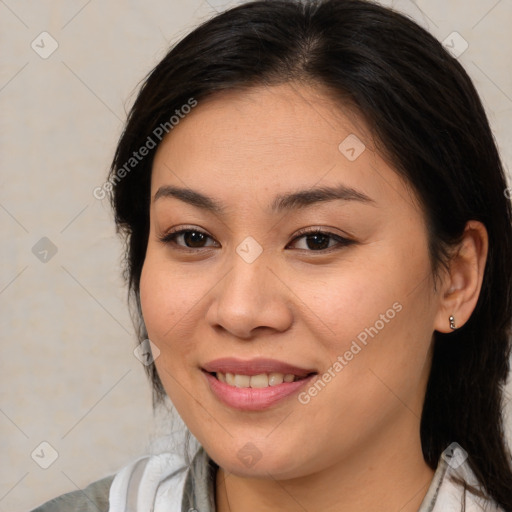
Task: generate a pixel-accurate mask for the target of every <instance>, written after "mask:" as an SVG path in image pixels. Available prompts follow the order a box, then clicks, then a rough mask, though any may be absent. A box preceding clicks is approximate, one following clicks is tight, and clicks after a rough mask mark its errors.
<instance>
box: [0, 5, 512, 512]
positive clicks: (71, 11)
mask: <svg viewBox="0 0 512 512" xmlns="http://www.w3.org/2000/svg"><path fill="white" fill-rule="evenodd" d="M384 3H385V4H386V5H394V6H395V7H396V8H397V9H398V10H400V11H403V12H407V13H409V14H410V15H411V16H412V17H413V18H414V19H416V20H417V21H418V22H419V23H420V24H421V25H423V26H424V27H426V28H428V29H429V30H430V31H431V32H432V33H433V34H434V35H435V36H436V37H438V39H440V40H444V39H445V38H446V37H447V36H448V35H449V34H451V33H452V32H453V31H457V32H459V33H460V34H461V35H462V36H463V38H464V39H465V40H466V41H467V42H468V44H469V47H468V49H467V50H466V51H465V52H464V53H463V54H462V55H461V56H460V57H459V59H460V61H461V62H462V64H463V65H464V66H465V68H466V69H467V71H468V72H469V74H470V75H471V77H472V78H473V80H474V82H475V84H476V86H477V88H478V90H479V91H480V93H481V95H482V98H483V100H484V104H485V106H486V108H487V111H488V114H489V116H490V120H491V123H492V127H493V129H494V132H495V134H496V138H497V140H498V143H499V146H500V149H501V152H502V156H503V159H504V162H505V164H506V165H507V167H508V168H510V164H511V163H512V145H511V144H510V142H511V135H512V66H511V49H512V40H511V35H510V34H511V33H512V32H511V31H510V23H511V21H512V2H510V1H509V0H501V1H497V0H471V1H469V0H432V1H426V0H423V1H420V0H418V1H416V2H413V1H412V0H404V1H395V2H391V1H387V2H384ZM223 4H224V5H223ZM227 5H228V3H227V2H222V1H214V0H210V3H208V2H206V1H202V0H187V1H186V0H165V1H164V0H155V1H152V2H142V1H139V2H136V1H133V0H126V1H124V2H122V1H113V0H110V1H99V0H89V1H87V0H80V1H78V0H72V1H70V0H68V1H66V2H64V1H63V0H62V1H58V0H51V1H46V2H34V1H28V0H18V1H15V0H0V48H1V52H2V53H1V66H0V105H1V107H0V108H1V116H0V144H1V147H0V155H1V156H0V158H1V160H0V161H1V163H2V165H1V169H2V170H1V175H0V177H1V187H0V226H1V230H2V249H1V258H2V259H1V265H0V311H1V320H2V334H1V336H2V353H1V354H2V355H1V359H0V361H1V363H0V364H1V366H0V375H1V382H2V386H1V395H0V433H1V436H2V452H1V458H0V460H1V461H2V463H1V465H0V512H7V511H9V512H19V511H26V510H30V509H32V508H33V507H35V506H36V505H38V504H41V503H42V502H44V501H46V500H48V499H50V498H52V497H54V496H57V495H59V494H62V493H64V492H68V491H71V490H75V489H77V488H80V487H83V486H85V485H87V484H88V483H90V482H91V481H93V480H96V479H98V478H101V477H103V476H106V475H108V474H111V473H114V472H116V471H117V470H118V469H120V468H121V467H122V466H123V465H125V464H126V463H128V462H129V461H131V460H132V459H134V458H136V457H138V456H140V455H142V454H144V453H146V452H148V451H153V450H158V449H159V448H158V446H159V445H157V444H155V445H152V444H151V443H152V442H155V441H156V440H158V439H159V435H160V434H161V433H162V432H164V431H165V432H168V428H169V427H167V426H165V424H163V423H162V422H161V421H156V422H155V421H154V420H153V418H152V412H151V406H150V391H149V385H148V383H147V381H146V377H145V374H144V372H143V370H142V365H141V364H140V363H139V361H138V360H137V359H136V358H135V357H134V355H133V349H134V347H135V339H134V335H133V329H132V326H131V323H130V320H129V316H128V311H127V307H126V303H125V295H126V292H125V289H124V286H123V283H122V280H121V277H120V258H121V245H120V243H119V241H118V240H117V239H116V236H115V231H114V224H113V220H112V215H111V212H110V209H109V205H108V203H107V201H106V200H103V201H100V200H97V199H95V198H94V197H93V194H92V191H93V189H94V188H95V187H97V186H101V185H102V183H103V182H104V180H105V175H106V172H107V168H108V165H109V163H110V159H111V156H112V153H113V150H114V147H115V144H116V141H117V139H118V136H119V134H120V131H121V128H122V123H123V121H124V119H125V112H126V110H127V109H128V107H129V106H130V104H131V101H132V100H133V91H134V89H135V87H136V85H137V84H138V83H139V81H140V80H141V79H142V78H143V77H144V76H145V74H146V73H147V72H148V71H149V70H150V69H151V68H152V67H153V66H154V65H155V64H156V63H157V62H158V60H159V59H161V58H162V57H163V55H164V54H165V52H166V49H167V48H168V46H169V45H170V44H172V43H173V42H175V41H176V40H177V39H179V38H180V37H182V36H183V35H184V34H186V33H187V32H188V31H189V30H190V29H192V28H193V27H194V26H195V25H197V23H199V22H200V21H202V20H204V19H206V18H207V17H209V16H210V15H211V14H212V13H214V12H215V9H221V8H223V7H225V6H227ZM43 31H47V32H48V33H49V34H51V36H52V37H53V38H54V39H55V40H56V42H57V44H58V48H57V50H56V51H55V52H54V53H53V54H52V55H50V56H49V57H48V58H46V59H43V58H42V57H41V56H40V55H39V54H38V53H36V51H34V49H32V47H31V43H32V41H34V40H35V43H34V45H37V44H39V47H37V46H36V48H38V51H39V52H44V51H49V49H51V44H52V43H51V40H50V39H48V36H40V34H41V32H43ZM43 37H44V38H46V39H44V47H43V43H41V38H43ZM43 237H47V238H48V239H49V240H51V243H52V244H53V246H54V247H55V248H56V250H57V252H56V253H55V254H54V255H52V252H51V249H50V252H48V254H47V256H46V258H47V259H48V261H47V262H43V261H40V259H38V257H36V255H35V254H34V252H33V249H32V248H33V247H34V245H35V244H36V243H38V241H39V240H40V239H41V238H43ZM39 243H40V244H43V245H44V244H45V243H46V244H47V245H45V246H44V247H43V249H41V248H40V249H39V250H44V249H45V248H46V250H48V248H49V247H50V246H49V245H48V242H39ZM36 247H39V246H36ZM35 252H37V251H35ZM39 256H40V257H43V256H44V253H42V254H40V255H39ZM511 391H512V388H511V387H510V386H509V388H508V392H509V393H510V392H511ZM506 412H507V429H508V435H509V437H510V436H511V435H512V424H511V423H512V415H511V414H510V403H509V404H508V405H507V411H506ZM178 426H179V425H178ZM41 442H47V443H49V444H50V445H51V446H52V447H53V449H54V450H56V452H58V458H57V459H56V460H55V462H54V463H53V464H52V465H51V466H49V467H48V469H43V468H41V467H40V466H39V465H38V464H36V462H35V461H34V460H33V459H32V458H31V454H32V453H33V452H34V450H35V452H34V453H35V455H34V458H35V459H37V454H39V455H40V456H39V459H38V460H39V462H40V463H44V462H45V461H46V462H48V461H49V460H50V459H49V457H51V454H52V453H53V452H52V448H48V446H46V445H42V446H41V445H40V443H41ZM160 446H161V445H160ZM41 450H42V451H41ZM41 454H44V456H43V455H41Z"/></svg>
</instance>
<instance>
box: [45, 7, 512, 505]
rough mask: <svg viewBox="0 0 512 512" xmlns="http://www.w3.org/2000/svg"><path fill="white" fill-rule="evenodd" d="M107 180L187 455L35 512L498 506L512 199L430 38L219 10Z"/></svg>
mask: <svg viewBox="0 0 512 512" xmlns="http://www.w3.org/2000/svg"><path fill="white" fill-rule="evenodd" d="M109 184H110V185H111V187H112V189H113V190H112V203H113V207H114V210H115V214H116V223H117V226H118V230H119V231H120V233H122V234H123V235H124V236H125V237H126V242H127V253H126V264H127V265H126V277H127V280H128V284H129V289H130V291H131V296H132V298H133V299H134V304H135V306H136V311H135V315H136V322H137V325H138V327H139V332H140V340H139V341H140V342H141V343H142V345H141V350H143V352H144V353H145V354H146V356H147V361H146V363H147V365H146V366H145V367H146V369H147V370H148V373H149V376H150V377H151V379H152V383H153V388H154V397H155V398H154V402H155V405H156V404H158V403H160V402H162V401H163V400H164V398H165V397H166V396H168V397H169V398H170V399H171V401H172V403H173V405H174V406H175V407H176V409H177V411H178V412H179V414H180V416H181V417H182V418H183V420H184V422H185V423H186V425H187V427H188V429H189V431H190V432H191V433H192V434H193V435H194V437H195V438H196V439H197V440H198V441H199V443H200V449H199V450H198V451H197V453H196V454H195V456H194V457H193V460H192V461H190V460H187V456H186V455H187V454H186V453H185V454H184V455H183V456H181V455H180V454H177V453H176V454H175V453H163V454H161V455H158V456H153V457H142V458H140V459H138V460H137V461H135V462H133V463H131V464H129V465H127V466H126V467H125V468H123V470H121V471H120V472H119V473H118V474H116V475H113V476H111V477H109V478H106V479H103V480H100V481H97V482H94V483H92V484H91V485H90V486H89V488H87V490H86V494H87V496H86V497H84V495H83V494H79V493H71V494H69V495H65V496H62V497H60V498H57V499H56V500H53V502H49V503H47V504H46V505H43V506H42V507H40V508H39V509H37V510H38V512H43V511H45V512H47V511H50V510H51V511H55V510H72V509H73V510H74V509H78V508H80V507H83V508H80V510H82V509H83V510H109V511H111V512H117V511H128V510H138V511H142V510H147V511H149V510H154V511H155V512H156V511H163V510H173V511H174V510H176V511H179V510H190V509H192V510H199V511H201V512H206V511H212V512H213V511H214V510H215V511H217V512H228V511H233V512H234V511H237V510H245V511H249V512H251V511H264V510H285V511H292V510H293V511H295V510H323V511H334V510H344V511H359V510H365V511H377V510H379V511H392V510H393V511H395V510H401V511H402V512H412V511H419V512H426V511H435V512H439V511H443V512H444V511H452V510H453V511H455V510H457V511H458V510H467V511H469V510H489V511H491V510H492V511H510V510H512V487H511V483H512V469H511V456H510V451H509V448H508V446H507V443H506V440H505V438H504V433H503V419H502V413H501V405H502V403H501V401H502V386H503V385H504V383H505V382H506V378H507V375H508V370H509V367H508V359H509V354H510V329H511V316H512V303H511V297H512V280H511V271H510V261H511V259H512V214H511V207H510V202H509V200H508V198H507V193H506V188H507V185H506V181H505V176H504V172H503V169H502V165H501V163H500V158H499V155H498V152H497V149H496V145H495V143H494V140H493V137H492V134H491V131H490V128H489V124H488V121H487V118H486V115H485V112H484V109H483V107H482V104H481V102H480V100H479V98H478V95H477V93H476V91H475V89H474V87H473V85H472V83H471V81H470V79H469V77H468V75H467V74H466V72H465V71H464V70H463V68H462V67H461V66H460V64H459V63H458V62H457V61H456V59H455V58H453V57H452V56H450V54H449V53H448V52H447V51H445V49H444V48H443V47H442V45H441V44H440V43H439V42H438V41H437V40H436V39H435V38H434V37H432V36H431V35H429V34H428V33H427V32H426V31H424V30H423V29H422V28H420V27H419V26H418V25H416V24H415V23H414V22H412V21H410V20H409V19H408V18H406V17H404V16H402V15H400V14H397V13H395V12H393V11H391V10H388V9H386V8H384V7H381V6H378V5H375V4H373V3H369V2H366V1H363V0H325V1H319V2H300V3H299V2H294V1H280V0H273V1H260V2H250V3H248V4H245V5H242V6H239V7H237V8H235V9H232V10H229V11H227V12H225V13H222V14H220V15H218V16H216V17H215V18H213V19H211V20H209V21H207V22H206V23H204V24H203V25H202V26H200V27H198V28H197V29H195V30H194V31H193V32H192V33H191V34H189V35H188V36H187V37H185V38H184V39H183V40H182V41H181V42H180V43H178V44H177V45H176V46H175V47H174V48H173V49H172V50H171V51H170V52H169V53H168V54H167V56H166V57H165V58H164V59H163V60H162V61H161V62H160V63H159V64H158V65H157V66H156V68H155V69H154V70H153V71H152V72H151V74H150V75H149V76H148V78H147V79H146V81H145V83H144V85H143V87H142V89H141V91H140V93H139V96H138V98H137V100H136V102H135V104H134V106H133V108H132V110H131V112H130V115H129V119H128V122H127V124H126V128H125V131H124V133H123V135H122V137H121V139H120V141H119V145H118V147H117V150H116V154H115V157H114V161H113V164H112V170H111V173H110V177H109ZM149 340H151V341H149Z"/></svg>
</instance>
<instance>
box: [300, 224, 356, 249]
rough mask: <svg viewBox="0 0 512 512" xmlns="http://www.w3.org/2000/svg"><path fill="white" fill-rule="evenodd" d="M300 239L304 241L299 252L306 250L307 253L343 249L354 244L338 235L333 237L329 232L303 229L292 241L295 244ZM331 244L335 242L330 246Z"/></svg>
mask: <svg viewBox="0 0 512 512" xmlns="http://www.w3.org/2000/svg"><path fill="white" fill-rule="evenodd" d="M301 238H303V239H304V241H303V242H304V244H303V245H305V247H298V249H301V250H308V251H309V252H321V251H325V250H327V249H332V248H333V247H336V246H339V247H345V246H348V245H351V244H354V243H355V240H350V239H348V238H344V237H342V236H340V235H335V234H334V233H331V232H329V231H322V230H321V229H310V228H307V229H303V230H300V231H299V236H297V237H295V238H294V239H293V241H292V243H293V242H296V241H297V240H300V239H301ZM331 242H335V243H334V244H331Z"/></svg>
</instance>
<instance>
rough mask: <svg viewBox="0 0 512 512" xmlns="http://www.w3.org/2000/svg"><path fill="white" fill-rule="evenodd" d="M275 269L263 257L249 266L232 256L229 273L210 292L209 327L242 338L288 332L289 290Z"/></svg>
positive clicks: (290, 314) (207, 314) (289, 317)
mask: <svg viewBox="0 0 512 512" xmlns="http://www.w3.org/2000/svg"><path fill="white" fill-rule="evenodd" d="M276 270H277V269H273V268H272V266H271V262H270V261H268V259H267V258H266V257H265V256H264V255H263V254H262V255H261V256H260V257H258V258H257V259H256V260H255V261H253V262H252V263H248V262H247V261H244V259H242V258H241V257H240V256H239V255H238V254H235V255H234V257H233V258H232V267H231V270H230V271H229V272H228V273H227V275H225V276H224V278H223V279H222V280H221V282H219V283H218V285H217V286H215V287H214V288H213V290H212V293H213V300H212V302H211V304H210V307H209V308H208V311H207V313H206V321H207V322H208V324H209V325H210V326H212V327H213V328H214V329H222V330H225V331H227V332H229V333H230V334H232V335H233V336H236V337H237V338H242V339H252V338H253V337H254V336H256V335H257V333H258V332H263V331H268V333H272V332H283V331H285V330H286V329H288V328H289V327H290V326H291V325H292V323H293V314H292V311H291V308H290V305H291V298H290V290H289V288H288V287H287V286H285V284H283V281H282V279H280V278H279V276H278V272H276Z"/></svg>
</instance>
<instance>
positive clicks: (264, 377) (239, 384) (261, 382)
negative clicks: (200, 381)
mask: <svg viewBox="0 0 512 512" xmlns="http://www.w3.org/2000/svg"><path fill="white" fill-rule="evenodd" d="M207 373H209V374H210V375H211V376H212V377H214V378H216V379H217V380H218V381H220V382H223V383H225V384H227V385H228V386H232V387H236V388H259V389H261V388H267V387H273V386H279V385H280V384H283V382H287V383H288V382H297V381H299V380H305V379H307V378H308V377H311V376H312V375H316V372H311V373H308V374H307V375H305V376H300V375H294V374H293V373H286V374H285V373H279V372H271V373H259V374H257V375H244V374H240V373H230V372H226V373H223V372H207Z"/></svg>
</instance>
